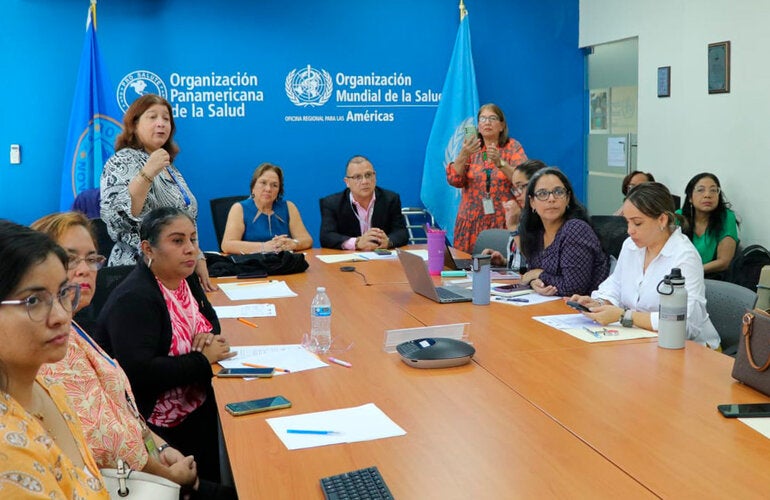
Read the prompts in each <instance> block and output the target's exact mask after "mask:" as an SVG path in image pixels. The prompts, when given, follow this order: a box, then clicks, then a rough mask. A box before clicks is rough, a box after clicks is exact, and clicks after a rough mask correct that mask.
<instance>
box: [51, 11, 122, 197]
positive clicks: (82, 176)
mask: <svg viewBox="0 0 770 500" xmlns="http://www.w3.org/2000/svg"><path fill="white" fill-rule="evenodd" d="M114 92H115V91H114V89H113V87H112V85H111V84H110V82H109V79H108V78H107V72H106V70H105V69H104V64H102V58H101V55H100V54H99V44H98V43H97V42H96V2H93V3H92V5H91V6H90V7H89V8H88V19H87V21H86V38H85V41H84V42H83V51H82V52H81V54H80V68H79V69H78V80H77V84H76V85H75V97H74V99H73V102H72V112H71V113H70V123H69V129H68V132H67V145H66V148H65V150H64V165H63V168H62V183H61V198H60V201H59V208H60V209H61V210H69V209H70V207H71V206H72V202H73V200H74V198H75V196H76V195H77V194H78V193H80V192H81V191H83V190H84V189H89V188H94V187H99V178H100V177H101V175H102V167H103V166H104V162H105V161H107V159H108V158H109V157H110V156H111V155H112V154H113V153H114V152H115V138H116V137H117V136H118V134H120V131H121V130H122V127H121V117H122V114H121V113H120V110H119V109H118V105H117V102H116V100H115V93H114Z"/></svg>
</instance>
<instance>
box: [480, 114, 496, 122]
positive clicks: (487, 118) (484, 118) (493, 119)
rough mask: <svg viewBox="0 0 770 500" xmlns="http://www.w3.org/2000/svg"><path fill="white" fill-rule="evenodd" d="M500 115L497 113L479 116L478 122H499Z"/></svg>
mask: <svg viewBox="0 0 770 500" xmlns="http://www.w3.org/2000/svg"><path fill="white" fill-rule="evenodd" d="M499 121H501V120H500V117H499V116H497V115H491V116H479V123H484V122H489V123H495V122H499Z"/></svg>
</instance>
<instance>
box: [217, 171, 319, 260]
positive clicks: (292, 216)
mask: <svg viewBox="0 0 770 500" xmlns="http://www.w3.org/2000/svg"><path fill="white" fill-rule="evenodd" d="M249 189H250V190H251V196H249V197H248V198H246V199H245V200H243V201H241V202H238V203H234V204H233V206H232V207H231V208H230V212H229V213H228V214H227V224H226V226H225V234H224V235H223V236H222V251H223V252H227V253H234V254H238V253H255V252H280V251H282V250H291V251H295V250H306V249H308V248H310V247H312V246H313V237H312V236H310V233H308V232H307V229H306V228H305V224H303V223H302V217H301V216H300V215H299V210H297V206H296V205H295V204H294V203H292V202H290V201H288V200H284V199H283V170H281V167H279V166H277V165H273V164H272V163H262V164H261V165H260V166H258V167H257V168H256V170H254V174H253V175H252V176H251V184H250V186H249Z"/></svg>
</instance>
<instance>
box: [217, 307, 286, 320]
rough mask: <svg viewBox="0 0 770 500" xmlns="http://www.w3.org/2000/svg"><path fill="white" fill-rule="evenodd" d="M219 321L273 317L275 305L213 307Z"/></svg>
mask: <svg viewBox="0 0 770 500" xmlns="http://www.w3.org/2000/svg"><path fill="white" fill-rule="evenodd" d="M214 311H215V312H216V313H217V317H218V318H219V319H222V318H266V317H268V316H275V304H244V305H242V306H214Z"/></svg>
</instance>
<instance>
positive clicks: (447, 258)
mask: <svg viewBox="0 0 770 500" xmlns="http://www.w3.org/2000/svg"><path fill="white" fill-rule="evenodd" d="M444 244H445V245H446V249H445V250H444V267H446V268H449V269H452V270H455V271H456V270H464V271H467V270H469V269H470V268H471V265H472V264H473V259H455V258H454V256H453V255H452V249H451V247H450V246H449V241H446V242H445V243H444Z"/></svg>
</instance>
